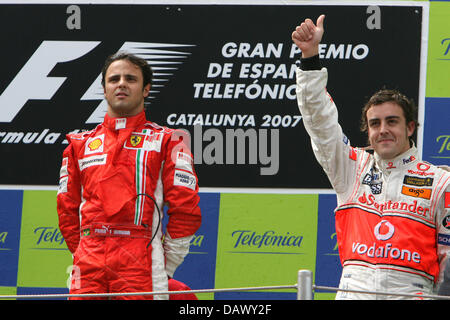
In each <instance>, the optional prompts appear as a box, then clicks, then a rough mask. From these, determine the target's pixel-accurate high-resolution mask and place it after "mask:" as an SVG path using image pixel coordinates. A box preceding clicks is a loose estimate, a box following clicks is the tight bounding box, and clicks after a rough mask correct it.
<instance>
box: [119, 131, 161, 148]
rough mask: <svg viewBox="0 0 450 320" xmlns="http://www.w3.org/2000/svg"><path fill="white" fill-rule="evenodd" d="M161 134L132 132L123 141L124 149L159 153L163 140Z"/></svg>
mask: <svg viewBox="0 0 450 320" xmlns="http://www.w3.org/2000/svg"><path fill="white" fill-rule="evenodd" d="M163 135H164V134H163V133H156V132H154V131H151V132H150V133H144V132H133V133H132V134H131V136H130V138H128V139H127V140H126V141H125V145H124V148H126V149H142V150H144V151H156V152H160V151H161V143H162V140H163Z"/></svg>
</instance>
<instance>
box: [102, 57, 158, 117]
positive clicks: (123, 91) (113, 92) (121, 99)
mask: <svg viewBox="0 0 450 320" xmlns="http://www.w3.org/2000/svg"><path fill="white" fill-rule="evenodd" d="M103 90H104V95H105V99H106V101H108V114H109V115H110V116H111V117H127V116H133V115H136V114H138V113H139V112H141V111H142V110H144V98H145V97H147V96H148V92H149V90H150V84H147V85H146V86H145V88H143V76H142V71H141V69H140V68H139V67H138V66H136V65H135V64H133V63H131V62H130V61H128V60H125V59H122V60H116V61H114V62H113V63H111V64H110V66H109V67H108V69H107V70H106V74H105V86H104V88H103Z"/></svg>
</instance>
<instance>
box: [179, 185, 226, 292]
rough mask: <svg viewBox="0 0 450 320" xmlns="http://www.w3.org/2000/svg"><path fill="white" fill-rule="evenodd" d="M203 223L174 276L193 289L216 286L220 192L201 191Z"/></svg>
mask: <svg viewBox="0 0 450 320" xmlns="http://www.w3.org/2000/svg"><path fill="white" fill-rule="evenodd" d="M199 195H200V203H199V206H200V210H201V211H202V225H201V227H200V228H199V229H198V230H197V232H196V233H195V235H194V238H193V239H192V241H191V246H190V251H189V254H188V255H187V256H186V257H185V259H184V262H183V263H182V264H181V265H180V266H179V267H178V268H177V270H176V271H175V274H174V278H175V279H176V280H178V281H181V282H184V283H185V284H187V285H188V286H189V287H191V288H192V289H211V288H214V279H215V271H216V252H217V233H218V232H217V231H218V222H219V207H220V193H200V194H199Z"/></svg>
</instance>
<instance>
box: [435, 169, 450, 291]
mask: <svg viewBox="0 0 450 320" xmlns="http://www.w3.org/2000/svg"><path fill="white" fill-rule="evenodd" d="M447 179H448V180H450V175H448V174H447ZM438 206H439V208H440V210H439V211H438V214H437V216H436V219H437V221H436V224H437V237H438V239H437V251H438V258H439V277H438V281H437V284H436V285H437V293H438V294H439V295H444V296H450V183H447V188H446V190H445V192H444V193H443V196H442V197H441V199H440V200H439V203H438Z"/></svg>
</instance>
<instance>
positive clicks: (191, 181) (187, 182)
mask: <svg viewBox="0 0 450 320" xmlns="http://www.w3.org/2000/svg"><path fill="white" fill-rule="evenodd" d="M173 185H174V186H181V187H186V188H189V189H192V190H195V187H196V185H197V181H196V179H195V176H194V175H193V174H190V173H188V172H184V171H181V170H175V173H174V176H173Z"/></svg>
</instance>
